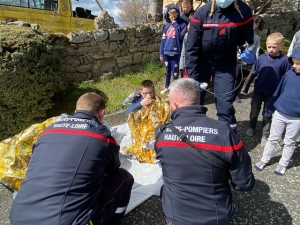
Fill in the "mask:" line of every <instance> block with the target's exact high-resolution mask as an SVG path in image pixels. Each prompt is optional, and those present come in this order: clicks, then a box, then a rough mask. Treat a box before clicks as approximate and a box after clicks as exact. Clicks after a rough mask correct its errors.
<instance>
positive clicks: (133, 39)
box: [53, 23, 164, 82]
mask: <svg viewBox="0 0 300 225" xmlns="http://www.w3.org/2000/svg"><path fill="white" fill-rule="evenodd" d="M163 27H164V23H149V24H143V25H140V26H136V27H126V28H111V29H106V28H103V29H100V30H94V31H88V32H76V33H75V32H74V33H70V34H68V35H67V37H64V36H56V38H54V41H53V47H54V49H55V50H56V51H58V52H59V54H60V55H61V56H62V58H63V60H64V62H63V66H62V70H63V72H64V73H65V74H66V76H67V78H68V80H69V81H70V82H77V81H82V80H90V79H93V80H95V79H98V78H99V77H103V76H116V75H119V74H124V73H130V72H137V71H139V70H141V69H142V65H143V64H145V63H148V62H150V61H157V60H158V59H159V53H158V51H159V45H160V40H161V35H162V29H163Z"/></svg>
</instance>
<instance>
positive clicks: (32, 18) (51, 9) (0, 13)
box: [0, 0, 103, 34]
mask: <svg viewBox="0 0 300 225" xmlns="http://www.w3.org/2000/svg"><path fill="white" fill-rule="evenodd" d="M95 2H96V3H97V5H98V6H99V8H100V9H101V10H102V11H103V8H102V6H101V5H100V3H99V1H98V0H95ZM95 17H96V16H95V15H93V14H92V12H91V10H89V9H84V8H82V7H76V8H75V9H74V10H72V0H0V21H8V22H12V21H23V22H28V23H30V24H38V25H39V30H41V31H42V32H46V33H64V34H68V33H69V32H70V31H88V30H95V26H94V18H95Z"/></svg>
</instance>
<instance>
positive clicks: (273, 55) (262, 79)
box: [244, 32, 291, 146]
mask: <svg viewBox="0 0 300 225" xmlns="http://www.w3.org/2000/svg"><path fill="white" fill-rule="evenodd" d="M266 45H267V52H266V53H265V54H263V55H261V56H259V57H258V59H257V60H256V62H255V63H254V69H253V71H252V74H251V76H250V79H249V81H248V83H247V85H246V87H245V89H244V93H246V94H247V93H248V90H249V87H250V84H251V83H252V82H253V80H254V78H255V77H257V79H256V80H255V84H254V91H253V96H252V100H251V111H250V124H249V125H250V126H249V128H248V130H247V131H246V134H247V135H248V136H251V137H252V136H253V134H254V131H255V128H256V123H257V119H258V115H259V112H260V109H261V105H262V103H264V106H263V112H262V115H263V121H262V137H261V146H265V144H266V142H267V138H268V136H269V134H270V125H271V118H268V117H265V116H264V114H265V110H266V107H267V104H268V102H269V100H270V98H271V97H272V95H273V94H274V92H275V90H276V88H277V86H278V84H279V82H280V80H281V78H282V77H283V75H284V74H285V73H286V72H287V71H288V70H290V69H291V64H290V63H289V62H288V60H287V59H288V57H287V56H285V55H283V54H282V53H281V52H280V49H281V48H282V46H283V36H282V34H281V33H278V32H276V33H272V34H270V35H269V36H268V38H267V42H266Z"/></svg>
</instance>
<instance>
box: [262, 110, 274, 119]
mask: <svg viewBox="0 0 300 225" xmlns="http://www.w3.org/2000/svg"><path fill="white" fill-rule="evenodd" d="M273 113H274V112H273V111H271V110H269V109H267V110H266V111H265V113H264V117H266V118H268V119H271V118H272V114H273Z"/></svg>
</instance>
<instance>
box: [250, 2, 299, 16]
mask: <svg viewBox="0 0 300 225" xmlns="http://www.w3.org/2000/svg"><path fill="white" fill-rule="evenodd" d="M245 2H246V3H247V4H248V5H249V6H250V8H251V9H252V13H253V15H258V14H262V13H266V12H282V11H290V10H294V11H299V7H300V0H245Z"/></svg>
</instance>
